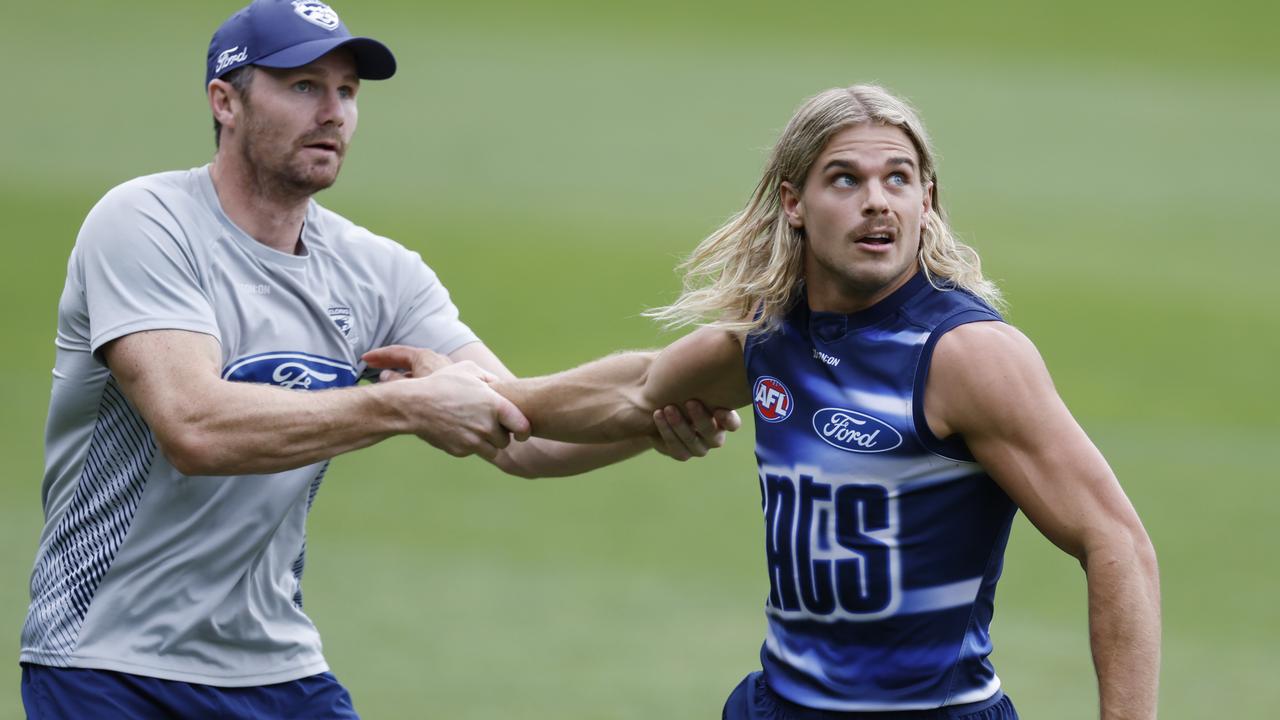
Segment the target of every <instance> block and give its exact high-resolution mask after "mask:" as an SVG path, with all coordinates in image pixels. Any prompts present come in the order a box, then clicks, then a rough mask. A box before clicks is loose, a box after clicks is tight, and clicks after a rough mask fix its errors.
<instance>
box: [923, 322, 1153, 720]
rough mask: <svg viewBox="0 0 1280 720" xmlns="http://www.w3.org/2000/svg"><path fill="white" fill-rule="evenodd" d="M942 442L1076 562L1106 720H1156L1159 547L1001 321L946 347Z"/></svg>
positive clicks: (952, 337)
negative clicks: (956, 448) (953, 445)
mask: <svg viewBox="0 0 1280 720" xmlns="http://www.w3.org/2000/svg"><path fill="white" fill-rule="evenodd" d="M925 414H926V416H927V418H928V423H929V427H930V428H931V429H932V430H933V432H934V434H935V435H937V436H938V437H946V436H948V435H951V434H954V433H959V434H960V435H961V436H962V437H963V438H964V440H965V443H966V444H967V445H968V446H969V449H970V450H971V451H972V452H973V454H974V457H975V458H976V459H977V460H978V462H979V463H980V464H981V465H982V467H983V468H984V469H985V470H986V471H987V472H988V473H989V474H990V475H991V477H992V478H993V479H995V481H996V482H997V483H999V484H1000V486H1001V487H1002V488H1003V489H1004V490H1005V492H1007V493H1008V494H1009V497H1010V498H1012V499H1013V501H1014V502H1015V503H1017V505H1018V507H1019V508H1020V509H1021V510H1022V511H1023V512H1024V513H1026V515H1027V518H1028V519H1029V520H1030V521H1031V522H1032V523H1033V524H1034V525H1035V526H1036V527H1037V528H1038V529H1039V530H1040V531H1041V532H1042V533H1044V535H1045V536H1046V537H1048V538H1049V540H1051V541H1052V542H1053V543H1054V544H1055V545H1057V546H1058V547H1060V548H1062V549H1063V550H1064V551H1066V552H1067V553H1070V554H1071V555H1073V556H1075V557H1076V558H1078V559H1079V560H1080V564H1081V565H1082V566H1083V567H1084V571H1085V576H1086V578H1087V582H1088V586H1089V640H1090V645H1091V647H1092V650H1093V661H1094V667H1095V670H1096V672H1097V675H1098V688H1099V699H1100V703H1101V709H1102V712H1101V717H1102V718H1103V720H1119V719H1120V718H1126V719H1127V718H1140V719H1142V720H1150V719H1152V718H1155V717H1156V688H1157V683H1158V675H1159V669H1160V581H1159V570H1158V569H1157V566H1156V556H1155V550H1154V548H1153V547H1152V545H1151V541H1150V539H1149V538H1148V537H1147V533H1146V530H1145V529H1144V528H1143V526H1142V522H1141V521H1140V520H1139V519H1138V514H1137V512H1135V511H1134V508H1133V505H1132V504H1130V502H1129V499H1128V497H1126V496H1125V493H1124V490H1123V489H1121V487H1120V483H1119V482H1118V481H1117V480H1116V477H1115V475H1114V474H1113V473H1112V472H1111V468H1110V467H1108V465H1107V462H1106V460H1105V459H1103V457H1102V454H1101V453H1100V452H1098V449H1097V448H1096V447H1094V445H1093V443H1092V442H1091V441H1090V440H1089V438H1088V436H1086V435H1085V433H1084V430H1082V429H1081V428H1080V426H1079V424H1077V423H1076V421H1075V419H1074V418H1073V417H1072V416H1071V413H1070V412H1069V411H1068V410H1067V407H1066V405H1065V404H1064V403H1063V402H1062V400H1061V398H1059V396H1058V393H1057V391H1056V390H1055V389H1054V387H1053V382H1052V381H1051V380H1050V378H1049V372H1048V370H1047V369H1046V368H1045V365H1044V362H1043V361H1042V360H1041V359H1040V355H1039V353H1037V352H1036V349H1035V346H1033V345H1032V344H1031V341H1029V340H1028V339H1027V338H1026V337H1025V336H1023V335H1022V334H1021V333H1019V332H1018V331H1017V330H1015V329H1014V328H1012V327H1010V326H1008V325H1005V324H1003V323H994V322H984V323H974V324H971V325H962V326H960V327H958V328H956V329H955V330H952V331H951V332H949V333H948V334H946V335H944V336H943V337H942V339H941V340H939V342H938V345H937V349H936V351H935V354H934V359H933V363H932V366H931V369H930V373H929V379H928V384H927V387H926V390H925Z"/></svg>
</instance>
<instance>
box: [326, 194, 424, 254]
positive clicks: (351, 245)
mask: <svg viewBox="0 0 1280 720" xmlns="http://www.w3.org/2000/svg"><path fill="white" fill-rule="evenodd" d="M307 224H308V225H309V226H311V228H310V229H312V230H314V232H315V233H316V236H317V239H318V240H320V241H321V242H322V243H323V244H324V245H326V246H329V247H333V248H334V249H336V250H339V251H353V252H356V253H368V252H372V253H377V254H392V255H394V254H399V253H405V252H409V251H408V249H407V248H405V247H404V246H403V245H401V244H400V243H398V242H396V241H395V240H392V239H391V238H388V237H385V236H383V235H379V234H377V233H375V232H373V231H372V230H370V229H368V228H366V227H364V226H363V225H359V224H357V223H355V222H352V221H351V220H348V219H347V218H346V217H344V216H343V215H340V214H338V213H336V212H334V211H333V210H330V209H329V208H326V207H324V206H323V205H321V204H320V203H318V202H315V201H312V203H311V209H310V212H309V213H308V216H307Z"/></svg>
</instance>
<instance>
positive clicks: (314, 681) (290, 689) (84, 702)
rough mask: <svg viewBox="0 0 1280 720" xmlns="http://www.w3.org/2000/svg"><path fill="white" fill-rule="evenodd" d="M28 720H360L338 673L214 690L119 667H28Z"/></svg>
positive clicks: (25, 697) (25, 702) (24, 694)
mask: <svg viewBox="0 0 1280 720" xmlns="http://www.w3.org/2000/svg"><path fill="white" fill-rule="evenodd" d="M22 704H23V706H24V707H25V708H26V710H27V718H28V720H84V718H95V719H98V720H133V719H134V718H137V719H138V720H168V719H169V718H172V719H173V720H185V719H186V718H219V719H222V718H236V719H238V718H245V720H248V719H249V718H253V719H254V720H257V719H258V718H281V719H282V720H283V718H307V719H308V720H311V719H312V718H314V719H315V720H321V719H323V720H359V717H360V716H359V715H356V711H355V708H354V707H352V705H351V695H349V694H348V693H347V690H346V688H344V687H342V685H341V684H339V683H338V679H337V678H335V677H334V676H333V673H327V672H326V673H320V674H319V675H312V676H310V677H305V678H302V679H300V680H293V681H290V682H282V683H276V684H274V685H258V686H254V687H214V686H213V685H199V684H196V683H185V682H176V681H173V680H160V679H158V678H151V677H144V676H142V675H131V674H129V673H122V672H114V671H111V670H89V669H86V668H55V667H48V666H45V665H28V664H24V665H23V666H22Z"/></svg>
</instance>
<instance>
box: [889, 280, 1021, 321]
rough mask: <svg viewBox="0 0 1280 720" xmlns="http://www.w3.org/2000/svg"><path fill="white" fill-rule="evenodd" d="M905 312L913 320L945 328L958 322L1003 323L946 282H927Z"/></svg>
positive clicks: (982, 303) (979, 302)
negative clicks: (989, 321)
mask: <svg viewBox="0 0 1280 720" xmlns="http://www.w3.org/2000/svg"><path fill="white" fill-rule="evenodd" d="M907 310H908V313H909V314H910V315H911V316H912V317H913V318H915V319H916V320H918V321H921V322H924V323H926V324H931V325H947V324H951V323H954V322H955V320H956V319H959V318H965V319H966V320H967V321H970V322H971V321H972V319H974V318H984V319H990V320H1003V319H1004V318H1003V316H1002V315H1001V314H1000V311H998V310H996V309H995V308H993V307H991V306H990V305H989V304H987V303H986V302H985V301H984V300H982V298H979V297H978V296H977V295H974V294H973V293H971V292H969V291H968V290H965V289H964V288H962V287H959V286H957V285H956V284H955V283H953V282H951V281H949V280H948V279H946V278H928V282H927V283H925V287H924V289H923V291H922V292H920V293H918V294H917V295H916V296H915V297H914V298H912V300H911V301H909V303H908V306H907ZM953 327H954V325H953Z"/></svg>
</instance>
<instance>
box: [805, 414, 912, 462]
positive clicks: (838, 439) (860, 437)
mask: <svg viewBox="0 0 1280 720" xmlns="http://www.w3.org/2000/svg"><path fill="white" fill-rule="evenodd" d="M813 431H814V432H816V433H818V437H820V438H822V439H823V441H825V442H826V443H827V444H828V445H830V446H832V447H838V448H840V449H841V450H847V451H849V452H857V453H876V452H884V451H886V450H892V449H894V448H896V447H898V446H899V445H901V444H902V436H901V435H899V434H898V431H897V430H894V429H893V426H892V425H890V424H889V423H887V422H885V421H883V420H880V419H878V418H873V417H871V416H870V415H866V414H863V413H860V412H857V411H855V410H846V409H844V408H822V409H821V410H819V411H818V412H816V413H814V414H813Z"/></svg>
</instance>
